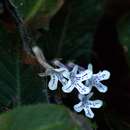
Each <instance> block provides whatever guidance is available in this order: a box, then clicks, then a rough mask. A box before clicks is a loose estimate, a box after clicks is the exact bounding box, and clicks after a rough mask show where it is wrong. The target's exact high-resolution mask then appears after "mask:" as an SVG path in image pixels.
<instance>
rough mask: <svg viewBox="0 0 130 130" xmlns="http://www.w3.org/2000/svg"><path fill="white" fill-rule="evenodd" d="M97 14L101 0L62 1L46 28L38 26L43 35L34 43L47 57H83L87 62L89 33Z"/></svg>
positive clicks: (99, 13) (89, 43) (99, 11)
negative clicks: (62, 3)
mask: <svg viewBox="0 0 130 130" xmlns="http://www.w3.org/2000/svg"><path fill="white" fill-rule="evenodd" d="M90 12H91V13H90ZM101 15H102V0H99V1H96V0H93V1H86V0H80V1H79V0H71V1H65V3H64V5H63V6H62V8H61V10H60V11H59V12H58V13H57V14H56V15H55V16H54V17H53V19H52V20H51V23H50V27H49V31H46V30H44V29H43V30H41V33H42V34H43V35H41V37H40V38H39V40H38V43H39V46H41V47H42V48H43V50H44V53H45V56H46V57H47V58H49V59H52V58H63V59H67V60H77V59H78V58H81V57H83V58H84V59H85V60H86V62H88V61H89V60H90V54H91V45H92V42H93V41H92V37H93V33H94V31H95V27H96V23H97V21H98V20H99V18H100V16H101ZM79 48H80V49H79ZM50 52H51V53H50Z"/></svg>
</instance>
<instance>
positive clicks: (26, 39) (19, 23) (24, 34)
mask: <svg viewBox="0 0 130 130" xmlns="http://www.w3.org/2000/svg"><path fill="white" fill-rule="evenodd" d="M2 3H3V6H4V9H5V10H7V11H8V13H9V14H10V15H11V17H12V18H13V20H14V22H15V24H16V27H17V28H18V30H19V33H20V36H21V40H22V43H23V49H24V51H25V52H27V53H28V54H32V51H31V47H29V45H31V44H34V41H33V40H32V38H30V36H29V34H28V31H27V29H26V27H25V25H24V22H23V19H22V18H21V17H20V15H19V13H18V11H17V9H16V7H15V6H14V5H13V3H12V2H11V1H10V0H2Z"/></svg>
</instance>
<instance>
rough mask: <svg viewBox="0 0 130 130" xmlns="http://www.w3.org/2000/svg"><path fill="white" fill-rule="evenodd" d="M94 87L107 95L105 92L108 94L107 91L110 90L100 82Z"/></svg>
mask: <svg viewBox="0 0 130 130" xmlns="http://www.w3.org/2000/svg"><path fill="white" fill-rule="evenodd" d="M94 86H95V87H96V88H97V89H98V91H99V92H101V93H105V92H107V90H108V88H107V86H106V85H103V84H102V83H100V82H96V83H95V84H94Z"/></svg>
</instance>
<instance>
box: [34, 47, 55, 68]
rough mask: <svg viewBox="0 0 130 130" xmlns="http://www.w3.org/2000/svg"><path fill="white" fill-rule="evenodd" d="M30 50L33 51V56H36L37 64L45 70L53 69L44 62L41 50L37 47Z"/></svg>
mask: <svg viewBox="0 0 130 130" xmlns="http://www.w3.org/2000/svg"><path fill="white" fill-rule="evenodd" d="M32 50H33V53H34V54H35V56H36V58H37V60H38V62H39V63H40V64H41V65H42V66H43V67H44V68H45V69H46V70H48V69H53V67H52V66H51V65H49V64H48V63H47V61H46V59H45V56H44V54H43V52H42V50H41V49H40V48H39V47H38V46H34V47H33V48H32Z"/></svg>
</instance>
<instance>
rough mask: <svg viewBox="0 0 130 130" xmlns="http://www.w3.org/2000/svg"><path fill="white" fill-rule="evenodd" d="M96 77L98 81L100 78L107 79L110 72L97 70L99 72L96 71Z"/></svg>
mask: <svg viewBox="0 0 130 130" xmlns="http://www.w3.org/2000/svg"><path fill="white" fill-rule="evenodd" d="M98 78H99V80H100V81H102V80H107V79H109V78H110V72H109V71H107V70H104V71H102V72H99V73H98Z"/></svg>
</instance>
